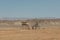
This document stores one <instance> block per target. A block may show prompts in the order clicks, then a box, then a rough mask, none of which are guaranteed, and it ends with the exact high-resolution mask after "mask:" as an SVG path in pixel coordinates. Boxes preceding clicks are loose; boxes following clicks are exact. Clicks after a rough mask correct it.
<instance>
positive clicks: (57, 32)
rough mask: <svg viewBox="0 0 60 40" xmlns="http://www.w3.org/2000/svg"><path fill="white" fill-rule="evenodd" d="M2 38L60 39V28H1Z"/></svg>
mask: <svg viewBox="0 0 60 40" xmlns="http://www.w3.org/2000/svg"><path fill="white" fill-rule="evenodd" d="M0 40H60V28H57V27H56V28H44V29H40V30H19V29H18V30H17V29H15V28H12V29H7V28H5V29H0Z"/></svg>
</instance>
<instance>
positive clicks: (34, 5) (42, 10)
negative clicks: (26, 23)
mask: <svg viewBox="0 0 60 40" xmlns="http://www.w3.org/2000/svg"><path fill="white" fill-rule="evenodd" d="M0 17H18V18H19V17H20V18H35V17H37V18H39V17H60V0H0Z"/></svg>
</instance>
